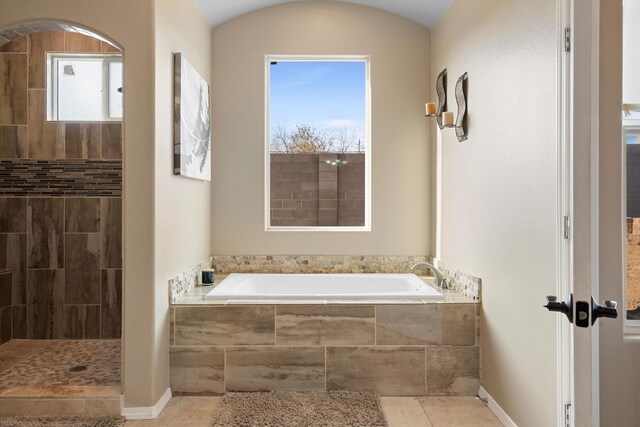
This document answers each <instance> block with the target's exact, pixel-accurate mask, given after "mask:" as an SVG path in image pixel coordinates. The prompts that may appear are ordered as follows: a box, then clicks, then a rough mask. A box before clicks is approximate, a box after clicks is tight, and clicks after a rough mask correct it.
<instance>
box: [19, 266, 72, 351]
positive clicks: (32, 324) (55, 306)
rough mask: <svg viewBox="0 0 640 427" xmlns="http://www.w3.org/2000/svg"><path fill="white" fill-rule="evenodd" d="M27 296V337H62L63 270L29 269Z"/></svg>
mask: <svg viewBox="0 0 640 427" xmlns="http://www.w3.org/2000/svg"><path fill="white" fill-rule="evenodd" d="M27 297H28V298H27V303H28V305H27V339H62V338H63V316H64V309H63V307H64V270H31V271H29V281H28V289H27Z"/></svg>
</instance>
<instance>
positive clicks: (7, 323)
mask: <svg viewBox="0 0 640 427" xmlns="http://www.w3.org/2000/svg"><path fill="white" fill-rule="evenodd" d="M10 340H11V306H10V305H9V306H7V307H5V308H2V309H0V344H4V343H6V342H7V341H10Z"/></svg>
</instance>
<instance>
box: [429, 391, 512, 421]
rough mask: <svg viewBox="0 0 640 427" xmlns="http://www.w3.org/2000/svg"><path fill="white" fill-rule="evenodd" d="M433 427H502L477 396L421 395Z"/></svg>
mask: <svg viewBox="0 0 640 427" xmlns="http://www.w3.org/2000/svg"><path fill="white" fill-rule="evenodd" d="M418 400H419V402H420V404H421V405H422V407H423V408H424V411H425V413H426V414H427V416H428V417H429V420H430V421H431V423H432V424H433V427H500V426H502V423H500V421H498V419H497V418H496V416H495V415H493V413H492V412H491V410H490V409H489V408H488V407H487V405H485V404H484V403H483V402H482V401H481V400H480V399H478V398H477V397H475V396H468V397H467V396H456V397H420V398H418Z"/></svg>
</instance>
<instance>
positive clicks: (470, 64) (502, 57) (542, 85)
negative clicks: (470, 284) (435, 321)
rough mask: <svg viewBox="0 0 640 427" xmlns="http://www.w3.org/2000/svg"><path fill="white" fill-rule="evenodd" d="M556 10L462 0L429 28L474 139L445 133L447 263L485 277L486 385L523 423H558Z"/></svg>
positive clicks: (544, 3)
mask: <svg viewBox="0 0 640 427" xmlns="http://www.w3.org/2000/svg"><path fill="white" fill-rule="evenodd" d="M555 12H556V2H555V1H553V0H538V1H535V2H533V1H531V2H529V1H526V2H525V1H511V0H486V1H464V0H457V1H455V2H454V3H453V4H452V5H451V7H450V8H449V9H448V10H447V12H446V13H445V14H444V16H443V17H442V19H441V20H440V22H439V23H438V24H437V25H436V26H435V27H434V28H433V29H432V64H433V66H432V69H431V71H432V73H431V74H432V75H433V76H435V75H437V73H438V72H439V71H440V70H441V69H442V68H445V67H446V68H447V69H448V95H449V97H450V99H451V100H452V102H450V103H449V109H450V110H452V111H455V108H456V104H455V101H454V100H453V93H454V92H453V89H454V85H455V81H456V80H457V78H458V76H460V75H461V74H462V73H464V72H465V71H466V72H468V73H469V96H468V99H469V103H468V108H469V110H468V111H469V139H468V141H467V142H465V143H458V142H457V139H456V137H455V133H454V132H453V131H452V130H446V131H444V132H442V133H440V135H441V151H442V152H441V165H442V176H441V184H440V185H441V191H442V205H441V210H442V236H441V238H442V240H441V254H439V255H440V256H441V258H442V260H443V261H444V262H445V263H446V264H447V265H451V266H455V267H457V268H460V269H462V270H463V271H466V272H469V273H471V274H474V275H476V276H479V277H481V278H482V282H483V289H482V298H483V301H482V316H481V318H482V323H481V337H482V355H481V372H482V379H481V383H482V386H483V387H484V388H485V389H486V390H487V391H488V393H489V394H490V395H491V396H492V397H493V398H494V399H496V401H497V402H498V404H499V405H500V406H501V407H502V408H503V409H504V410H505V411H506V412H507V413H508V414H509V416H510V417H511V418H512V419H513V420H514V421H515V423H516V424H517V425H519V426H521V427H525V426H551V425H555V424H556V422H557V420H556V408H557V402H556V380H557V378H556V320H557V316H555V315H552V314H549V313H547V312H546V311H545V310H544V309H543V308H542V304H543V303H544V300H545V295H553V294H554V293H555V290H556V196H557V192H556V187H557V185H556V182H557V181H556V174H557V163H556V152H557V145H556V143H557V138H556V108H555V106H556V81H557V78H556V60H555V59H556V55H557V53H556V39H555V37H556V29H555V22H556V13H555Z"/></svg>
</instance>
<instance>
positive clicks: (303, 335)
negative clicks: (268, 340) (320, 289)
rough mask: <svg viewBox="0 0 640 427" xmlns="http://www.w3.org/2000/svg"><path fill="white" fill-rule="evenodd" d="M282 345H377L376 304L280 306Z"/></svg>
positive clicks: (278, 318) (278, 332) (278, 324)
mask: <svg viewBox="0 0 640 427" xmlns="http://www.w3.org/2000/svg"><path fill="white" fill-rule="evenodd" d="M276 343H277V344H278V345H373V344H375V307H374V306H347V305H345V306H327V305H284V306H276Z"/></svg>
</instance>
